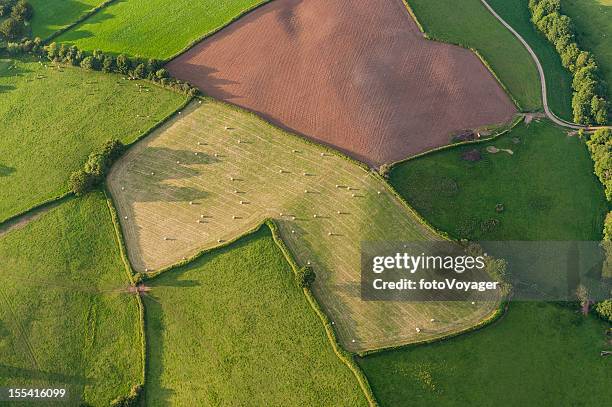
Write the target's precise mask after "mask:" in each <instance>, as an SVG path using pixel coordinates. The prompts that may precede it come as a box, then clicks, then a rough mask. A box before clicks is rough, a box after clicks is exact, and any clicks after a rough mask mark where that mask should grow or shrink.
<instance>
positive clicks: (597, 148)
mask: <svg viewBox="0 0 612 407" xmlns="http://www.w3.org/2000/svg"><path fill="white" fill-rule="evenodd" d="M587 146H588V148H589V152H590V153H591V157H592V158H593V162H594V164H595V175H597V177H599V180H600V181H601V183H602V184H603V185H604V188H605V191H606V198H608V200H609V201H612V154H611V152H612V130H611V129H599V130H597V131H595V133H593V135H591V137H590V139H589V140H588V141H587Z"/></svg>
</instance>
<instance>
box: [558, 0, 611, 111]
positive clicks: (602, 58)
mask: <svg viewBox="0 0 612 407" xmlns="http://www.w3.org/2000/svg"><path fill="white" fill-rule="evenodd" d="M561 12H562V13H563V14H566V15H568V16H569V17H570V18H571V19H572V22H573V23H574V28H575V30H576V36H577V38H576V39H577V41H578V44H579V45H580V47H582V48H583V49H585V50H588V51H591V52H592V53H593V55H594V56H595V59H596V60H597V64H598V65H599V69H600V70H601V74H602V76H603V78H604V80H605V81H606V82H607V84H608V101H610V100H612V40H611V38H612V0H563V1H562V2H561Z"/></svg>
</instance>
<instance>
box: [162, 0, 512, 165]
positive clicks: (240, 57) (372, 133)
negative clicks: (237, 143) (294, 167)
mask: <svg viewBox="0 0 612 407" xmlns="http://www.w3.org/2000/svg"><path fill="white" fill-rule="evenodd" d="M168 68H169V70H170V71H171V72H172V74H173V75H175V76H176V77H179V78H181V79H185V80H188V81H189V82H191V83H193V84H195V85H197V86H198V87H199V88H200V89H201V90H202V91H203V92H205V93H206V94H208V95H211V96H213V97H215V98H218V99H222V100H225V101H227V102H230V103H234V104H236V105H239V106H242V107H244V108H247V109H250V110H252V111H254V112H256V113H258V114H259V115H261V116H262V117H264V118H266V119H267V120H270V121H272V122H273V123H275V124H278V125H280V126H282V127H284V128H286V129H289V130H291V131H294V132H297V133H300V134H302V135H305V136H307V137H310V138H312V139H315V140H317V141H319V142H323V143H325V144H328V145H331V146H334V147H336V148H339V149H340V150H342V151H344V152H346V153H348V154H349V155H351V156H353V157H355V158H357V159H359V160H361V161H364V162H367V163H369V164H374V165H377V164H381V163H385V162H391V161H397V160H400V159H403V158H406V157H409V156H411V155H414V154H417V153H420V152H423V151H427V150H430V149H432V148H435V147H439V146H442V145H446V144H448V143H449V141H450V138H451V133H452V132H454V131H457V130H460V129H465V128H476V127H479V126H483V125H488V124H495V123H501V122H505V121H508V120H510V119H511V118H512V116H513V114H514V113H515V107H514V105H513V103H512V102H511V100H510V98H509V97H508V96H507V95H506V93H505V92H504V90H503V89H502V88H501V87H500V86H499V84H498V83H497V81H496V80H495V78H494V77H493V75H492V74H491V73H490V72H489V71H488V69H487V68H486V67H485V66H484V65H483V63H482V62H481V61H480V60H479V59H478V57H477V56H476V55H474V54H473V53H472V52H471V51H469V50H467V49H463V48H461V47H457V46H453V45H448V44H442V43H438V42H435V41H430V40H426V39H425V38H423V36H422V34H421V32H420V31H419V29H418V28H417V26H416V24H415V22H414V20H413V19H412V17H411V16H410V14H409V13H408V11H407V10H406V8H405V6H404V4H403V3H402V1H401V0H308V1H302V0H275V1H273V2H271V3H270V4H268V5H265V6H263V7H261V8H259V9H257V10H255V11H254V12H252V13H251V14H249V15H247V16H245V17H243V18H242V19H240V20H239V21H237V22H236V23H234V24H231V25H230V26H228V27H227V28H225V29H223V30H222V31H220V32H219V33H217V34H215V35H213V36H212V37H210V38H208V39H206V40H204V41H202V42H201V43H199V44H198V45H196V46H195V47H193V48H192V49H190V50H189V51H187V52H186V53H184V54H183V55H181V56H179V57H178V58H176V59H175V60H173V61H171V62H170V63H169V65H168Z"/></svg>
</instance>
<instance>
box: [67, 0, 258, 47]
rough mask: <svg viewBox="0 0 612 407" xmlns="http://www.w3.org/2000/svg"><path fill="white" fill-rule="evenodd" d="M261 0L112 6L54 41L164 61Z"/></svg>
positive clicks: (160, 0)
mask: <svg viewBox="0 0 612 407" xmlns="http://www.w3.org/2000/svg"><path fill="white" fill-rule="evenodd" d="M264 1H265V0H200V1H191V0H173V1H165V0H129V1H117V2H115V3H114V4H111V5H110V6H109V7H107V8H105V9H104V10H102V11H101V12H99V13H96V14H95V15H94V16H92V17H91V18H89V19H87V21H85V22H83V23H82V24H79V25H78V26H77V27H75V28H73V29H72V30H70V31H68V32H67V33H65V34H62V35H61V36H60V37H58V39H57V41H58V42H67V43H71V44H76V45H77V46H78V47H79V48H80V49H85V50H94V49H101V50H103V51H106V52H110V53H117V54H120V53H125V54H128V55H132V56H142V57H147V58H157V59H168V58H170V57H172V56H174V55H175V54H177V53H178V52H179V51H181V50H183V49H185V48H186V47H187V46H189V45H190V44H191V43H192V42H194V41H196V40H198V39H200V38H201V37H202V36H204V35H206V34H208V33H210V32H212V31H214V30H216V29H218V28H220V27H222V26H224V25H226V24H228V23H229V22H230V21H232V19H234V18H235V17H237V16H239V15H240V14H241V13H242V12H244V11H245V10H247V9H249V8H251V7H253V6H255V5H257V4H260V3H263V2H264Z"/></svg>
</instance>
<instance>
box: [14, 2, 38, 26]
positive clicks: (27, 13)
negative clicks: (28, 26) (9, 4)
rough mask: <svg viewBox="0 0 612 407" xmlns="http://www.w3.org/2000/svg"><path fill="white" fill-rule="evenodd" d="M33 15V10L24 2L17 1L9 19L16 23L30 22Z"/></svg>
mask: <svg viewBox="0 0 612 407" xmlns="http://www.w3.org/2000/svg"><path fill="white" fill-rule="evenodd" d="M33 15H34V9H33V8H32V6H31V5H30V3H28V2H27V1H25V0H19V1H18V2H17V3H16V4H15V5H14V6H13V8H12V9H11V17H13V18H14V19H15V20H17V21H30V20H31V19H32V16H33Z"/></svg>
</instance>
